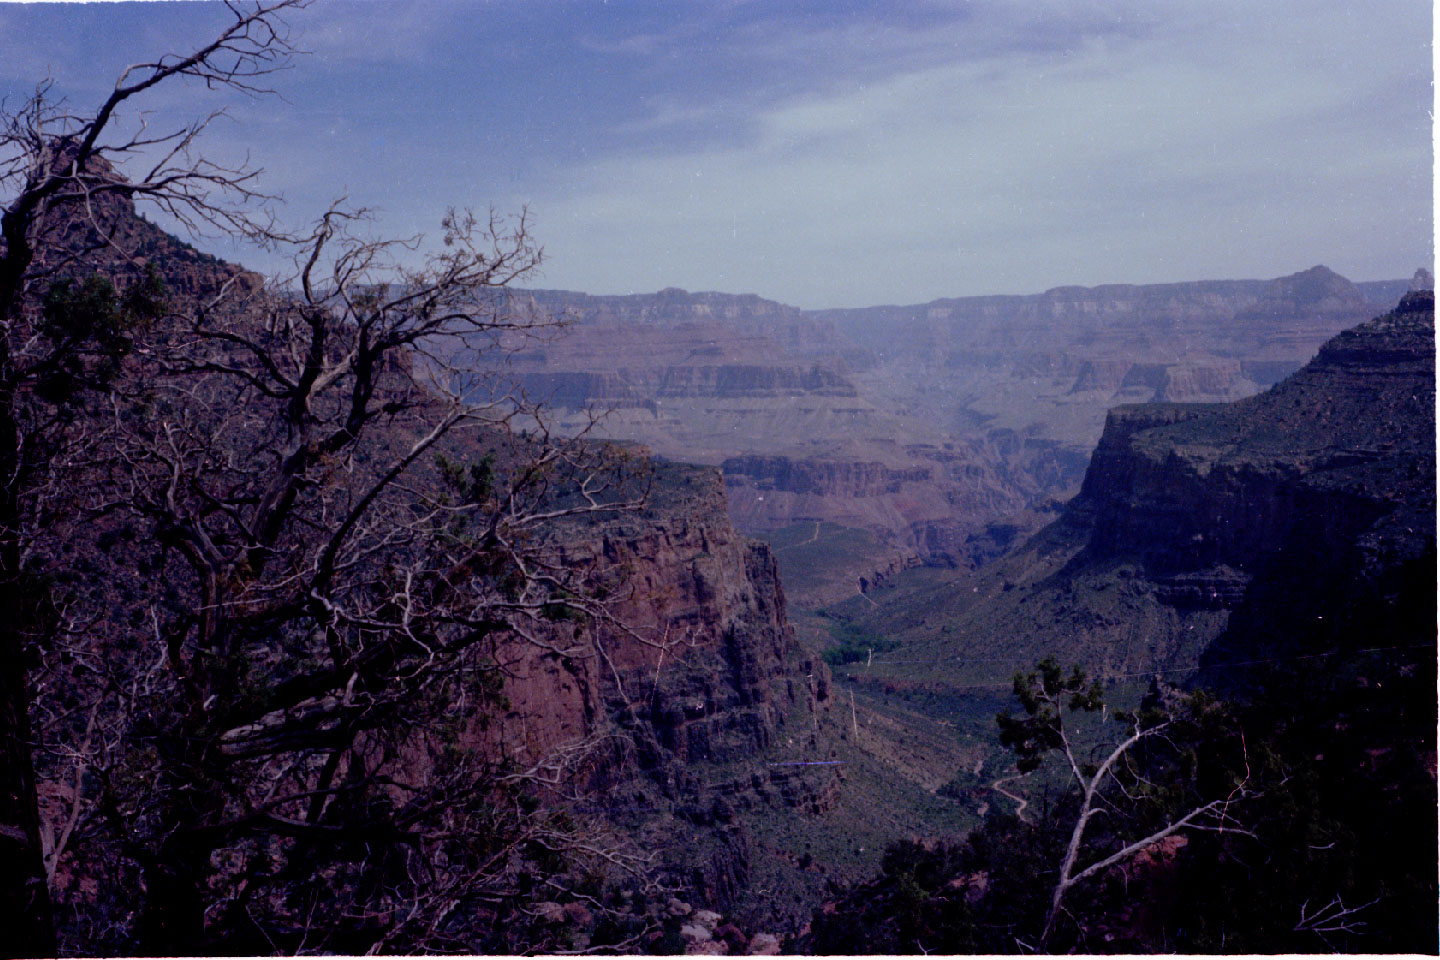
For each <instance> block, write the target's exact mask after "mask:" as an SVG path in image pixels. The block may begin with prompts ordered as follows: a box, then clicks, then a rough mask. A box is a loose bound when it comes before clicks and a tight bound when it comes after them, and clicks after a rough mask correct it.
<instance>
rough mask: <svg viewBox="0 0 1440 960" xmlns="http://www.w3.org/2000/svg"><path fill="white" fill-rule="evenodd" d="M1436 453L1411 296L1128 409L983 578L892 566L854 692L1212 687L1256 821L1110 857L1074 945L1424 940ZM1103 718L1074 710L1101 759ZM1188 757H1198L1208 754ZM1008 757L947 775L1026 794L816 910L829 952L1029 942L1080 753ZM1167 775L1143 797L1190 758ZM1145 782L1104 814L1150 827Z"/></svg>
mask: <svg viewBox="0 0 1440 960" xmlns="http://www.w3.org/2000/svg"><path fill="white" fill-rule="evenodd" d="M1435 456H1436V451H1435V328H1434V295H1433V293H1432V292H1431V291H1429V290H1419V291H1412V292H1411V293H1409V294H1407V295H1406V296H1405V297H1404V298H1403V299H1402V300H1401V301H1400V303H1399V304H1398V306H1397V307H1396V308H1395V309H1394V310H1393V311H1391V312H1390V313H1388V314H1386V315H1384V316H1382V317H1379V318H1376V319H1374V320H1372V321H1370V322H1367V323H1364V324H1361V325H1360V326H1358V327H1356V328H1354V329H1351V330H1348V331H1345V332H1344V333H1342V334H1340V335H1339V336H1337V337H1334V338H1333V339H1331V340H1330V341H1328V342H1327V343H1326V344H1325V345H1324V346H1323V347H1322V348H1321V350H1320V351H1319V353H1318V355H1317V356H1316V357H1315V359H1314V360H1313V361H1311V362H1310V363H1309V364H1308V365H1306V366H1305V367H1304V368H1303V369H1302V370H1300V371H1299V372H1297V373H1296V374H1294V375H1293V376H1291V377H1289V378H1288V379H1286V380H1285V381H1284V382H1282V383H1280V384H1278V385H1277V386H1275V387H1274V388H1273V389H1271V390H1269V391H1267V392H1266V393H1264V394H1260V395H1258V396H1255V397H1251V398H1249V399H1246V400H1241V401H1238V402H1236V403H1232V404H1200V405H1180V404H1149V405H1136V406H1130V407H1122V408H1120V409H1117V410H1115V411H1113V412H1112V413H1111V415H1110V416H1109V418H1108V420H1107V423H1106V429H1105V434H1104V437H1103V439H1102V441H1101V443H1100V446H1099V448H1098V449H1097V451H1096V454H1095V457H1094V460H1093V461H1092V464H1091V467H1090V470H1089V471H1088V473H1087V475H1086V480H1085V483H1084V487H1083V490H1082V493H1081V494H1080V496H1078V497H1077V498H1076V499H1075V500H1074V501H1072V502H1071V503H1070V504H1069V505H1068V506H1067V508H1066V510H1065V512H1064V514H1063V516H1062V517H1061V519H1060V520H1058V521H1057V522H1056V523H1055V524H1052V525H1051V526H1050V527H1048V528H1047V529H1046V530H1044V531H1042V532H1041V533H1040V534H1039V535H1037V536H1036V537H1034V538H1032V539H1031V540H1030V541H1028V542H1027V544H1026V545H1025V546H1024V547H1023V548H1022V549H1021V550H1020V551H1017V552H1016V553H1015V554H1012V555H1011V556H1009V557H1006V558H1004V559H1002V560H1000V561H999V562H997V563H996V564H994V565H992V566H991V567H990V568H989V569H987V570H985V571H982V572H980V573H979V574H977V575H975V576H973V577H971V578H968V579H967V580H964V581H958V580H951V581H950V582H945V583H939V584H935V583H930V584H928V585H927V584H923V583H911V584H907V583H906V582H905V581H906V580H907V579H910V580H915V579H917V578H916V577H915V576H914V574H913V573H912V574H902V575H901V576H899V577H897V578H896V581H897V582H896V583H895V584H893V585H891V586H889V587H887V588H885V589H882V590H880V591H876V592H875V594H874V595H873V597H872V599H874V600H875V601H876V602H878V603H879V604H880V608H879V609H873V608H872V610H871V612H870V614H869V615H868V616H858V617H855V618H854V620H855V622H854V623H852V629H854V630H857V631H868V632H870V633H872V634H874V635H877V636H878V637H880V638H883V639H887V640H895V639H900V640H902V644H901V646H900V648H899V649H898V650H895V651H893V652H887V653H884V654H881V655H877V656H876V657H875V658H874V661H873V662H872V663H868V664H860V665H855V666H853V667H845V668H841V669H839V670H837V683H838V685H839V686H840V688H841V690H842V693H844V692H848V691H845V689H844V688H845V687H850V688H851V689H859V690H864V691H866V692H868V693H870V694H872V695H874V696H877V697H888V698H890V699H891V700H892V701H893V700H900V699H905V700H909V701H911V702H913V703H916V704H919V705H922V706H927V707H929V709H931V711H932V712H935V713H937V714H938V713H940V712H941V709H948V710H949V713H950V715H951V716H952V717H954V716H966V715H967V714H968V715H973V714H976V713H981V712H989V713H991V715H992V716H993V711H994V710H995V709H996V707H995V706H991V704H993V702H994V700H993V694H994V693H997V692H998V691H1000V690H1004V689H1007V688H1008V687H1009V686H1010V684H1009V683H1008V682H1007V681H1006V680H1005V679H1004V678H1005V677H1006V675H1007V674H1011V673H1014V672H1017V671H1021V670H1024V669H1027V668H1029V667H1031V666H1033V664H1035V662H1036V661H1037V660H1039V659H1040V658H1041V657H1042V656H1046V655H1053V656H1054V657H1056V658H1057V659H1058V660H1059V661H1060V662H1061V663H1063V664H1067V665H1068V664H1071V663H1074V664H1077V665H1079V666H1080V667H1081V668H1082V669H1086V670H1088V671H1089V672H1090V674H1091V675H1092V676H1096V675H1098V677H1099V678H1100V679H1101V680H1102V681H1103V687H1104V698H1105V701H1106V703H1107V704H1108V706H1109V708H1110V709H1111V710H1114V709H1115V708H1116V707H1127V706H1129V705H1132V704H1134V703H1135V702H1136V701H1137V700H1138V699H1139V695H1140V694H1141V693H1142V692H1143V690H1144V689H1145V687H1146V686H1148V685H1149V684H1150V682H1151V681H1152V679H1164V680H1167V681H1169V682H1170V683H1188V684H1189V685H1192V686H1196V685H1199V686H1204V687H1206V688H1208V691H1209V692H1208V693H1206V694H1202V695H1201V696H1199V697H1198V698H1197V702H1199V703H1201V704H1205V705H1207V709H1218V710H1220V711H1224V712H1227V713H1229V715H1230V716H1231V717H1232V718H1233V723H1234V724H1235V728H1236V729H1238V730H1239V731H1241V734H1242V736H1241V740H1240V745H1241V750H1240V751H1239V753H1238V760H1239V761H1240V766H1239V767H1238V768H1237V770H1236V775H1235V776H1233V777H1230V778H1227V779H1223V780H1219V781H1217V782H1218V783H1219V784H1220V785H1221V790H1222V795H1223V794H1224V792H1226V791H1235V792H1232V793H1229V794H1228V796H1230V797H1235V796H1237V795H1238V792H1239V786H1237V784H1238V785H1241V786H1243V785H1244V784H1247V783H1248V784H1249V785H1250V786H1251V787H1252V788H1257V787H1258V789H1257V792H1256V793H1255V794H1253V795H1252V796H1251V797H1250V798H1248V799H1247V800H1239V801H1237V803H1236V806H1235V807H1234V808H1233V809H1234V810H1235V811H1241V812H1238V814H1237V822H1239V823H1240V824H1241V826H1242V827H1243V829H1242V830H1241V831H1240V832H1238V833H1237V832H1235V831H1232V830H1223V831H1221V832H1219V833H1204V832H1189V833H1186V832H1184V831H1181V832H1178V833H1176V834H1173V835H1171V836H1170V837H1167V838H1165V839H1163V840H1162V841H1160V842H1158V843H1154V844H1150V845H1148V846H1146V847H1144V848H1142V849H1139V850H1137V851H1136V852H1135V853H1134V855H1133V856H1128V857H1124V858H1120V859H1119V860H1118V861H1117V862H1115V863H1114V864H1113V865H1112V866H1110V867H1108V868H1106V869H1105V870H1102V871H1100V872H1099V873H1097V874H1095V875H1094V876H1092V877H1091V878H1090V879H1089V880H1088V881H1087V884H1086V885H1080V886H1077V887H1076V888H1075V890H1074V891H1073V892H1074V894H1076V896H1075V897H1074V899H1072V900H1070V901H1069V902H1068V904H1067V906H1066V911H1067V922H1068V923H1069V924H1070V928H1069V929H1070V931H1071V932H1070V933H1069V934H1068V936H1069V937H1071V938H1072V939H1071V941H1069V942H1060V943H1057V944H1055V948H1056V949H1057V950H1065V949H1074V950H1084V951H1096V952H1108V951H1112V950H1114V951H1128V952H1133V953H1151V952H1167V951H1173V950H1179V951H1180V952H1189V953H1197V954H1198V953H1211V952H1222V953H1223V952H1226V951H1235V952H1240V953H1260V954H1274V953H1291V952H1305V951H1310V950H1316V949H1321V948H1323V949H1327V950H1331V951H1334V952H1361V951H1370V952H1376V953H1388V952H1407V951H1417V950H1418V951H1424V950H1428V949H1431V947H1430V944H1431V942H1432V940H1433V936H1434V931H1433V918H1432V917H1431V913H1432V912H1433V905H1434V902H1435V895H1436V882H1435V860H1434V849H1435V842H1436V834H1435V816H1434V814H1435V803H1436V774H1435V770H1436V765H1435V764H1436V738H1435V723H1436V700H1435V676H1436V675H1435V666H1436V665H1435V639H1436V628H1435V606H1434V585H1435V582H1436V536H1435V535H1436V527H1435V518H1436V479H1435V476H1436V475H1435V465H1436V459H1435ZM932 573H933V571H932ZM845 612H848V613H851V614H854V613H855V609H854V605H853V604H852V605H850V606H849V607H848V608H847V610H846V611H845ZM887 627H888V628H889V630H888V632H887ZM987 693H990V694H991V695H992V699H991V700H990V701H989V702H988V703H987V702H986V700H985V696H986V694H987ZM1216 693H1218V694H1219V695H1220V696H1221V697H1222V698H1223V699H1224V701H1226V702H1225V703H1223V704H1217V703H1216V701H1215V700H1214V699H1213V697H1214V695H1215V694H1216ZM1002 699H1004V700H1006V701H1008V700H1009V699H1010V698H1009V697H1003V698H1002ZM1005 705H1006V706H1009V707H1011V708H1012V709H1013V706H1014V704H1013V703H1008V704H1005ZM937 707H939V708H940V709H937ZM984 707H989V710H984V709H983V708H984ZM977 708H978V709H977ZM1110 716H1111V717H1112V718H1113V717H1114V716H1115V714H1110ZM985 719H986V720H987V721H989V718H985ZM1125 723H1128V721H1125ZM1097 726H1098V725H1097ZM1093 735H1095V734H1094V732H1093V731H1087V730H1085V729H1084V728H1083V726H1082V727H1081V728H1080V729H1078V730H1077V729H1076V728H1075V727H1071V728H1070V736H1071V740H1070V742H1071V743H1072V744H1074V743H1081V744H1082V750H1083V749H1087V747H1086V746H1084V745H1083V744H1084V740H1085V738H1087V737H1089V736H1093ZM1178 735H1179V736H1184V734H1178ZM991 736H992V737H994V730H993V722H992V733H991ZM1123 736H1124V734H1123V733H1120V732H1118V731H1112V732H1111V733H1110V735H1109V738H1108V739H1107V741H1106V742H1105V745H1104V747H1103V748H1102V749H1100V750H1099V752H1098V753H1096V754H1094V755H1095V756H1104V755H1106V754H1108V753H1109V751H1110V750H1111V749H1112V748H1113V747H1114V745H1115V744H1116V743H1118V742H1119V740H1120V739H1121V738H1123ZM1227 736H1233V734H1227ZM992 743H993V741H992ZM996 746H998V745H996ZM1186 749H1187V750H1189V751H1190V752H1189V753H1188V754H1187V755H1186V756H1187V759H1186V760H1185V770H1191V769H1203V766H1204V764H1205V763H1207V762H1213V759H1214V756H1215V755H1218V753H1216V752H1215V744H1214V743H1211V744H1209V745H1199V746H1194V747H1189V748H1186ZM1133 753H1134V751H1132V755H1131V759H1130V760H1127V763H1128V762H1134V763H1135V764H1137V769H1141V770H1144V764H1145V763H1146V762H1147V759H1146V757H1143V756H1142V757H1139V758H1136V757H1134V756H1133ZM995 755H996V756H998V758H999V759H998V762H997V763H995V764H993V765H991V769H990V772H989V773H988V774H987V775H986V776H985V777H984V778H982V777H981V776H980V774H981V773H982V770H983V767H982V766H977V767H975V768H974V769H973V771H972V770H967V769H961V770H959V771H957V774H958V775H957V777H956V779H955V781H953V784H954V787H955V792H956V794H957V795H959V796H962V797H964V798H966V799H968V801H969V802H971V803H975V802H980V801H981V800H982V798H985V800H984V802H987V803H994V804H999V803H1004V804H1006V806H1005V807H1004V808H1003V809H1004V812H1005V814H1009V813H1010V812H1012V811H1014V812H1015V813H1021V814H1022V815H1021V816H1019V817H1016V816H1008V815H1002V816H996V815H994V813H993V812H992V814H991V816H990V817H989V819H987V820H986V822H985V824H984V825H983V827H982V828H981V829H979V830H977V831H975V832H974V833H972V834H971V835H970V836H969V837H968V838H966V839H965V840H964V841H963V842H960V843H951V844H948V845H947V844H944V843H942V844H932V845H928V846H927V847H921V846H917V845H910V846H897V847H892V848H891V849H890V850H889V851H887V854H886V856H885V857H884V859H883V861H882V865H881V868H880V871H879V873H878V875H876V876H875V878H874V879H872V880H871V881H869V882H867V883H865V884H862V885H859V886H857V887H855V888H853V889H852V890H850V891H849V892H848V893H847V894H845V895H844V896H842V897H840V898H837V899H836V900H835V901H832V902H830V903H827V904H825V905H824V906H823V907H822V909H821V910H820V911H817V913H816V916H815V921H814V930H815V936H814V938H813V942H812V943H811V946H812V947H813V948H815V949H826V950H835V951H837V952H839V951H849V952H854V953H865V952H873V951H878V950H883V949H889V950H896V951H898V950H909V949H915V948H917V947H918V948H920V949H927V950H930V951H933V952H946V951H949V952H966V951H976V952H979V951H984V950H990V951H996V952H1003V951H1009V950H1011V949H1014V948H1015V947H1016V946H1019V947H1020V948H1022V949H1024V947H1025V944H1024V943H1021V942H1017V938H1019V940H1024V939H1025V938H1026V937H1027V936H1035V935H1037V933H1038V931H1039V930H1040V925H1041V923H1042V918H1043V916H1044V913H1045V905H1044V904H1039V906H1038V908H1037V903H1039V901H1040V900H1042V899H1045V898H1044V895H1043V893H1038V892H1037V891H1043V888H1044V884H1045V883H1046V882H1053V880H1052V881H1044V879H1043V878H1044V877H1047V876H1048V877H1051V878H1053V877H1054V876H1055V865H1056V864H1057V863H1058V862H1060V860H1061V859H1062V856H1063V855H1064V851H1065V850H1066V846H1065V842H1066V840H1067V839H1068V838H1070V837H1072V836H1073V835H1075V834H1072V830H1073V829H1075V821H1073V820H1072V819H1071V818H1073V817H1074V816H1075V812H1074V811H1075V803H1076V797H1075V787H1074V785H1073V782H1072V778H1071V774H1070V773H1069V771H1068V770H1066V769H1065V768H1064V765H1063V762H1059V763H1057V764H1056V766H1055V767H1052V768H1049V770H1050V773H1052V774H1053V775H1054V776H1053V778H1052V779H1050V780H1049V781H1046V779H1045V777H1046V775H1047V774H1046V772H1045V768H1042V770H1041V771H1040V772H1038V773H1037V774H1036V775H1035V777H1034V778H1032V779H1030V780H1028V781H1027V780H1025V779H1024V778H1021V777H1018V776H1014V775H1006V774H1004V773H1001V772H999V771H1000V770H1001V769H1003V768H1002V767H1001V764H1006V763H1010V762H1012V761H1013V760H1014V755H1013V754H1011V753H1008V752H1006V751H1003V750H998V749H997V750H996V753H995ZM1082 763H1083V761H1082ZM1192 764H1193V767H1192V766H1191V765H1192ZM1160 771H1161V772H1160V773H1154V772H1148V773H1143V774H1142V779H1141V780H1140V781H1139V783H1138V784H1136V786H1139V787H1140V788H1141V790H1140V791H1139V794H1138V796H1141V797H1144V796H1165V795H1166V793H1165V792H1166V791H1168V790H1171V789H1174V786H1173V782H1183V780H1184V778H1185V776H1187V773H1186V772H1184V771H1183V770H1180V769H1177V768H1176V767H1174V766H1171V767H1169V768H1168V769H1167V768H1165V767H1163V766H1161V768H1160ZM1121 779H1123V777H1122V778H1121ZM1067 784H1068V785H1067ZM1151 790H1155V791H1157V793H1156V794H1153V795H1152V794H1150V793H1149V791H1151ZM1066 791H1069V795H1068V797H1067V796H1066ZM1057 797H1058V798H1059V799H1057ZM1136 797H1137V795H1136V794H1131V793H1129V792H1128V791H1127V792H1126V793H1125V794H1124V795H1123V796H1119V795H1117V797H1116V799H1115V802H1114V804H1113V805H1110V806H1107V807H1106V808H1105V812H1106V816H1105V817H1104V818H1100V819H1099V820H1098V823H1099V824H1100V826H1099V828H1098V829H1099V830H1100V831H1104V830H1106V829H1116V830H1118V831H1121V832H1123V831H1124V830H1125V829H1128V828H1133V826H1134V824H1135V823H1136V820H1137V818H1136V817H1135V815H1134V811H1133V810H1132V809H1130V808H1129V807H1128V804H1129V802H1131V801H1133V800H1135V799H1136ZM1042 798H1043V802H1040V801H1041V800H1042ZM1226 803H1227V804H1228V803H1229V800H1227V801H1226ZM1027 804H1028V812H1024V813H1022V811H1025V809H1026V806H1027ZM1185 806H1186V805H1182V806H1181V808H1180V809H1184V807H1185ZM1227 809H1229V808H1228V807H1227ZM1081 822H1083V821H1081ZM1139 822H1140V823H1146V821H1144V820H1139ZM1172 822H1173V821H1172ZM1153 825H1154V822H1153V821H1151V822H1149V824H1148V825H1146V826H1144V828H1143V830H1150V829H1151V827H1152V826H1153ZM1095 830H1096V828H1095V827H1094V825H1092V828H1091V833H1092V834H1093V833H1094V832H1095ZM1221 834H1225V836H1222V835H1221ZM1118 846H1120V843H1119V842H1116V841H1111V842H1109V843H1108V844H1106V845H1101V847H1100V848H1099V850H1098V851H1096V852H1092V853H1090V854H1086V855H1083V857H1082V859H1081V861H1080V862H1086V861H1087V860H1088V861H1090V862H1103V861H1102V860H1101V854H1104V853H1106V852H1109V851H1111V850H1113V849H1115V848H1116V847H1118ZM1072 849H1073V848H1072ZM1037 877H1039V878H1041V882H1040V883H1037ZM1327 904H1328V906H1327ZM1317 911H1321V912H1318V913H1317ZM1327 912H1328V913H1338V914H1340V915H1341V916H1342V919H1344V920H1345V921H1346V922H1343V923H1340V924H1330V923H1328V922H1327V921H1325V920H1324V919H1323V916H1324V915H1325V913H1327ZM1317 918H1320V919H1317ZM1357 921H1358V922H1357ZM1071 942H1073V943H1074V944H1075V946H1074V947H1071V946H1070V943H1071Z"/></svg>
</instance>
